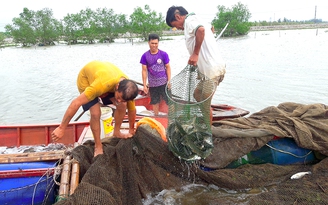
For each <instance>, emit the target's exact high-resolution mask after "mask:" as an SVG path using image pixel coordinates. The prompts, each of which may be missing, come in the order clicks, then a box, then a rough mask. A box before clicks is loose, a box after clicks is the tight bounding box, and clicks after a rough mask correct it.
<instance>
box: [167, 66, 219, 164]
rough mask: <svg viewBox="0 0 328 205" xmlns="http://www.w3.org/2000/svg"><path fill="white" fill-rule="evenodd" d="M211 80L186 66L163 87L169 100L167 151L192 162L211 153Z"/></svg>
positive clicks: (212, 90) (212, 83)
mask: <svg viewBox="0 0 328 205" xmlns="http://www.w3.org/2000/svg"><path fill="white" fill-rule="evenodd" d="M214 86H215V85H214V82H213V81H212V80H210V79H208V78H207V77H206V76H204V75H203V74H201V73H200V72H198V69H197V67H195V66H190V65H188V66H187V67H185V68H184V69H183V70H182V71H181V72H180V73H179V74H178V75H176V76H174V77H173V78H172V79H171V81H170V82H169V83H168V85H167V87H166V94H167V95H168V99H169V112H168V117H169V120H168V122H169V123H168V129H167V138H168V142H169V143H168V145H169V148H170V150H171V151H172V152H173V154H174V155H175V156H177V157H178V158H180V159H183V160H185V161H190V162H194V161H196V160H200V159H205V158H206V157H207V156H208V155H210V154H211V151H212V148H213V143H212V131H211V121H210V105H211V98H212V95H213V93H214V91H215V87H214Z"/></svg>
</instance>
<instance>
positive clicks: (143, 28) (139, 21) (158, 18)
mask: <svg viewBox="0 0 328 205" xmlns="http://www.w3.org/2000/svg"><path fill="white" fill-rule="evenodd" d="M130 21H131V22H130V28H129V29H130V32H131V33H134V34H137V35H139V36H140V37H141V38H142V39H144V40H145V41H147V40H148V35H149V34H150V33H157V34H158V35H160V36H161V35H162V33H163V30H164V29H165V28H166V27H167V26H166V24H165V21H164V17H163V16H162V13H159V14H157V13H156V12H155V11H152V10H151V9H150V7H149V6H148V5H145V7H144V10H143V9H142V8H140V7H137V8H135V9H134V12H133V13H132V14H131V15H130Z"/></svg>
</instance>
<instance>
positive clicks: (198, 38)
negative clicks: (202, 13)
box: [188, 26, 205, 66]
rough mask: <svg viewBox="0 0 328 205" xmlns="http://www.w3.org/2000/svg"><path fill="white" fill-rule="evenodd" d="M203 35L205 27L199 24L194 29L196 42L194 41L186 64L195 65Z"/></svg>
mask: <svg viewBox="0 0 328 205" xmlns="http://www.w3.org/2000/svg"><path fill="white" fill-rule="evenodd" d="M204 37H205V28H204V27H203V26H200V27H199V28H198V29H197V31H196V42H195V47H194V52H193V53H192V54H191V56H190V57H189V61H188V64H190V65H194V66H195V65H197V62H198V55H199V52H200V48H201V46H202V43H203V40H204Z"/></svg>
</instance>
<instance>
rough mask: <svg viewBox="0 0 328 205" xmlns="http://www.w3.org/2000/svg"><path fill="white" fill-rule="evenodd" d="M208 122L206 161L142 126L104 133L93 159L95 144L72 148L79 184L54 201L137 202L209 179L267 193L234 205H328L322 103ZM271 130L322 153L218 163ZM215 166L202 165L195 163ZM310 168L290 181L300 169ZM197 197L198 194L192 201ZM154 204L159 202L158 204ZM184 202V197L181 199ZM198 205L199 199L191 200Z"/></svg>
mask: <svg viewBox="0 0 328 205" xmlns="http://www.w3.org/2000/svg"><path fill="white" fill-rule="evenodd" d="M214 125H215V126H212V133H213V144H214V148H213V150H212V153H211V155H209V156H208V157H207V158H206V159H205V160H200V161H197V162H193V163H191V162H186V161H184V160H181V159H179V158H178V157H176V156H175V154H173V153H172V152H171V151H170V149H169V146H168V143H167V142H164V141H163V140H162V139H161V137H160V136H159V135H158V134H156V133H154V131H153V130H152V128H150V127H149V126H147V125H143V126H139V127H138V129H137V131H136V134H135V135H134V136H133V138H130V139H115V138H113V139H111V140H109V139H108V140H107V139H105V140H104V141H103V147H104V154H103V155H99V156H97V157H95V158H94V157H93V153H94V143H93V142H92V141H88V142H86V143H85V144H84V145H81V146H78V147H76V148H75V149H73V150H72V152H71V155H72V156H73V158H74V159H76V160H77V161H78V162H79V163H80V179H81V180H80V184H79V186H78V187H77V189H76V190H75V192H74V193H73V194H72V195H70V196H69V197H67V198H66V199H64V200H61V201H59V202H57V203H56V204H58V205H62V204H74V205H75V204H113V205H120V204H122V205H125V204H142V203H143V202H142V200H143V199H145V198H146V197H147V196H148V195H149V194H157V193H159V192H161V191H162V190H164V189H176V190H178V189H180V188H181V187H182V186H184V185H188V184H204V185H208V184H213V185H216V186H218V187H221V188H227V189H231V190H246V189H247V190H253V189H261V190H265V191H261V192H257V193H255V194H250V195H248V197H247V199H243V200H241V201H240V204H328V194H327V190H328V171H327V167H328V158H325V156H327V155H328V153H327V152H328V151H327V150H328V137H327V136H328V126H327V125H328V109H327V107H326V106H325V105H321V104H315V105H300V104H296V103H283V104H281V105H279V106H278V107H268V108H266V109H264V110H262V111H260V112H258V113H254V114H253V115H251V116H249V117H247V118H246V117H242V118H236V119H231V120H223V121H219V122H217V123H215V124H214ZM274 136H280V137H282V138H283V137H290V138H294V139H295V141H296V142H297V143H298V145H299V146H301V147H305V148H310V149H311V150H313V151H316V152H318V153H320V154H321V156H322V158H321V159H320V160H319V159H318V161H316V163H314V164H297V165H275V164H270V163H267V164H257V165H252V164H246V165H242V166H240V167H238V168H234V169H227V168H224V167H225V166H226V165H228V164H229V163H230V162H232V161H233V160H236V159H237V158H239V157H240V156H243V155H244V154H246V153H247V152H249V151H251V150H254V149H258V148H260V147H261V146H264V145H265V144H266V143H267V142H269V141H270V140H272V139H273V138H274ZM202 166H205V167H210V168H212V169H213V170H211V171H204V169H202V168H201V167H202ZM305 171H306V172H308V171H310V172H311V174H309V175H305V176H303V177H302V178H300V179H291V176H292V175H294V174H295V173H298V172H305ZM195 200H196V199H195ZM156 204H161V203H160V202H158V203H156ZM181 204H182V203H181ZM195 204H197V202H196V203H195ZM202 204H238V203H236V202H233V203H232V202H231V201H230V200H229V199H228V196H227V197H225V196H220V197H217V198H215V197H214V198H213V197H212V198H208V201H205V202H204V201H202Z"/></svg>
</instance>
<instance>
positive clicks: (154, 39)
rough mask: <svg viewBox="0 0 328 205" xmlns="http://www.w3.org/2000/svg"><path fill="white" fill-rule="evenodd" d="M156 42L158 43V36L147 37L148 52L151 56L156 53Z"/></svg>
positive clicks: (150, 35)
mask: <svg viewBox="0 0 328 205" xmlns="http://www.w3.org/2000/svg"><path fill="white" fill-rule="evenodd" d="M158 42H159V36H158V35H157V34H154V33H152V34H149V36H148V44H149V48H150V52H151V53H152V54H155V53H157V52H158Z"/></svg>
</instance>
